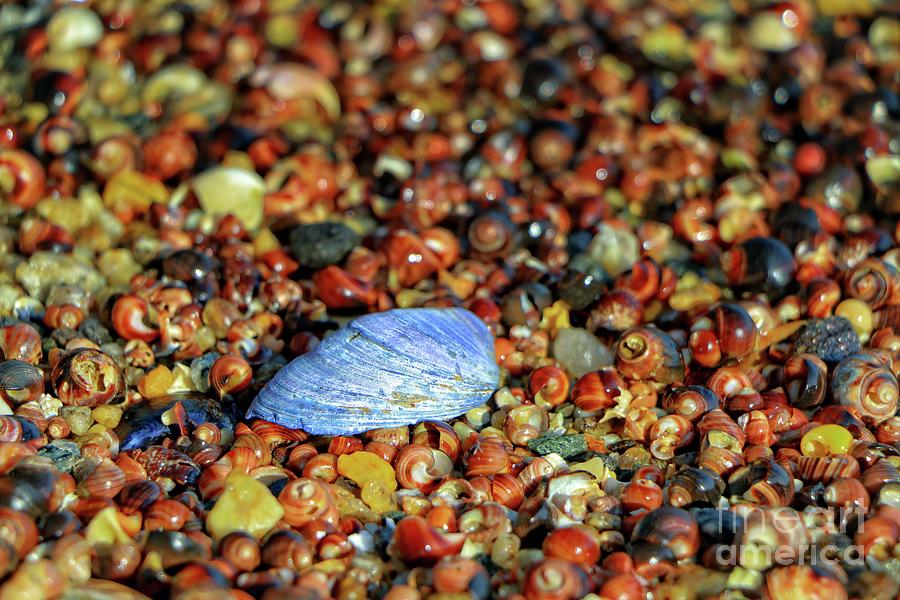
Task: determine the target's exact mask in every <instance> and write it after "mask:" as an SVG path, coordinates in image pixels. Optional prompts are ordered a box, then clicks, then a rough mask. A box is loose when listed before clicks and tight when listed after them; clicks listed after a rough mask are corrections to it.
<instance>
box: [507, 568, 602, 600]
mask: <svg viewBox="0 0 900 600" xmlns="http://www.w3.org/2000/svg"><path fill="white" fill-rule="evenodd" d="M589 589H590V588H589V584H588V578H587V575H586V574H585V572H584V571H583V570H582V569H581V567H578V566H577V565H575V564H573V563H570V562H568V561H565V560H560V559H558V558H545V559H543V560H540V561H538V562H536V563H534V564H533V565H531V566H530V567H529V568H528V571H527V572H526V573H525V578H524V579H523V580H522V593H523V594H525V596H526V597H527V598H529V599H531V600H555V599H559V598H573V599H574V598H581V597H582V596H584V595H585V594H586V593H587V592H588V590H589Z"/></svg>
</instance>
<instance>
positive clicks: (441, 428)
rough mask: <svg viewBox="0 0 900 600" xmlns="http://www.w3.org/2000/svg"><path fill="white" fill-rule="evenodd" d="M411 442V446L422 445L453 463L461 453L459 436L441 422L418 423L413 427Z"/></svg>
mask: <svg viewBox="0 0 900 600" xmlns="http://www.w3.org/2000/svg"><path fill="white" fill-rule="evenodd" d="M411 441H412V443H413V444H423V445H425V446H431V447H432V448H434V449H436V450H440V451H441V452H443V453H444V454H446V455H447V456H449V457H450V460H451V461H453V462H454V463H455V462H456V460H457V459H458V458H459V455H460V452H461V444H460V441H459V435H458V434H457V433H456V430H455V429H453V427H451V426H450V425H448V424H447V423H444V422H442V421H423V422H422V423H419V424H418V425H416V426H415V427H413V434H412V440H411ZM404 443H407V442H404Z"/></svg>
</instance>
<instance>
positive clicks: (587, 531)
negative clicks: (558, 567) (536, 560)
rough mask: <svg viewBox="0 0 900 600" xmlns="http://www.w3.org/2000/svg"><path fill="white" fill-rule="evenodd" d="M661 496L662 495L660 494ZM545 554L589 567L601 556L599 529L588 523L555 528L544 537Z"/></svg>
mask: <svg viewBox="0 0 900 600" xmlns="http://www.w3.org/2000/svg"><path fill="white" fill-rule="evenodd" d="M660 497H661V496H660ZM543 550H544V555H545V556H549V557H553V558H560V559H562V560H566V561H569V562H570V563H574V564H576V565H580V566H582V567H585V568H588V567H592V566H594V565H596V564H597V561H598V560H599V558H600V543H599V539H598V536H597V531H596V530H595V529H593V528H592V527H588V526H586V525H574V526H571V527H562V528H560V529H554V530H553V531H551V532H550V534H549V535H548V536H547V537H546V538H545V539H544V544H543Z"/></svg>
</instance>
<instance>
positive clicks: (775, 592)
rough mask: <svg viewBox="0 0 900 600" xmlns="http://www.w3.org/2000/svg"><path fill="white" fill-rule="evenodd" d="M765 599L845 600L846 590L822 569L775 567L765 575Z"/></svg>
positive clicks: (803, 566) (793, 566)
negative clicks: (806, 599) (831, 599)
mask: <svg viewBox="0 0 900 600" xmlns="http://www.w3.org/2000/svg"><path fill="white" fill-rule="evenodd" d="M765 597H766V599H767V600H794V599H795V598H808V599H809V600H825V599H826V598H833V599H835V600H846V598H847V589H846V588H845V587H844V584H842V583H841V582H840V580H838V579H837V578H835V577H831V576H829V575H828V574H827V571H826V570H824V569H813V568H812V567H811V566H809V565H790V566H786V567H775V568H774V569H772V570H771V571H769V572H768V573H767V574H766V588H765Z"/></svg>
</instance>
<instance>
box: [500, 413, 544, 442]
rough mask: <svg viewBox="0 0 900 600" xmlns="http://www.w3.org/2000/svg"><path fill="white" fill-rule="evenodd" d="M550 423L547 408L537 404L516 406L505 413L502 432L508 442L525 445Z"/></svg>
mask: <svg viewBox="0 0 900 600" xmlns="http://www.w3.org/2000/svg"><path fill="white" fill-rule="evenodd" d="M549 425H550V415H549V414H548V413H547V409H546V408H544V407H543V406H539V405H537V404H527V405H525V406H517V407H516V408H513V409H512V410H510V411H509V412H508V413H507V414H506V419H505V420H504V421H503V432H504V433H505V434H506V437H507V438H508V439H509V441H510V442H512V443H513V444H515V445H516V446H526V445H527V444H528V442H529V441H531V440H533V439H535V438H537V437H538V436H540V435H541V434H542V433H543V432H545V431H546V430H547V427H549Z"/></svg>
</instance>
